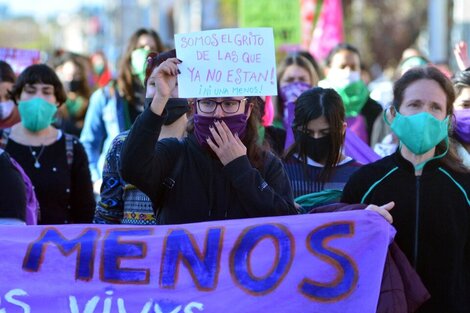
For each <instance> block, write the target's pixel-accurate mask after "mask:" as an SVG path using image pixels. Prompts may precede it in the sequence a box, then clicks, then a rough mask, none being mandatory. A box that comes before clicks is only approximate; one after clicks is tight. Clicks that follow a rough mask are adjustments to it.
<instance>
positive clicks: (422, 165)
mask: <svg viewBox="0 0 470 313" xmlns="http://www.w3.org/2000/svg"><path fill="white" fill-rule="evenodd" d="M444 140H445V141H446V150H445V151H444V152H442V153H441V154H439V155H436V156H433V157H432V158H430V159H429V160H426V161H424V162H421V163H418V164H416V165H415V166H414V168H415V170H422V169H423V167H424V166H425V165H426V163H428V162H429V161H432V160H436V159H440V158H443V157H444V156H445V155H446V154H447V152H448V151H449V136H447V137H446V138H445V139H444Z"/></svg>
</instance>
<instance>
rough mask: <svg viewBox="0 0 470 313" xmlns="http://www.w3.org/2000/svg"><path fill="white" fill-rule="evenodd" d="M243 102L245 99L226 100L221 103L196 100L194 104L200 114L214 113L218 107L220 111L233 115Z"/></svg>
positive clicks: (209, 100) (210, 100)
mask: <svg viewBox="0 0 470 313" xmlns="http://www.w3.org/2000/svg"><path fill="white" fill-rule="evenodd" d="M245 100H246V98H244V99H241V100H236V99H226V100H222V101H215V100H212V99H199V100H196V102H197V108H198V110H199V111H200V112H202V113H208V114H209V113H214V112H215V110H216V108H217V106H218V105H220V107H221V108H222V111H224V112H225V113H227V114H234V113H237V112H238V109H239V108H240V103H242V101H245Z"/></svg>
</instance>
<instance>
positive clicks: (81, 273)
mask: <svg viewBox="0 0 470 313" xmlns="http://www.w3.org/2000/svg"><path fill="white" fill-rule="evenodd" d="M394 234H395V230H394V229H393V227H392V226H391V225H389V224H388V223H387V222H386V221H385V220H384V219H383V218H382V217H381V216H379V215H378V214H376V213H375V212H372V211H364V210H359V211H350V212H339V213H323V214H307V215H299V216H284V217H271V218H256V219H255V218H254V219H243V220H231V221H223V222H222V221H219V222H210V223H198V224H184V225H170V226H153V227H147V226H144V227H131V226H119V225H105V226H101V225H64V226H22V227H21V226H2V227H0V262H1V275H0V312H5V313H15V312H34V313H36V312H48V313H50V312H70V313H79V312H80V313H83V312H86V313H98V312H100V313H111V312H118V313H126V312H127V313H134V312H140V313H150V312H152V313H153V312H158V313H170V312H172V313H176V312H184V313H188V312H237V313H238V312H322V313H323V312H361V313H367V312H375V309H376V306H377V301H378V296H379V290H380V284H381V279H382V272H383V266H384V262H385V256H386V253H387V248H388V245H389V243H390V242H391V240H392V238H393V236H394Z"/></svg>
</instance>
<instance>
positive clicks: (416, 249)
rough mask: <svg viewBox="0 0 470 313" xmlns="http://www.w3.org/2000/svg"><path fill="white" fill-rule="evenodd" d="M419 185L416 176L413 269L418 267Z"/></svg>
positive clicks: (419, 179)
mask: <svg viewBox="0 0 470 313" xmlns="http://www.w3.org/2000/svg"><path fill="white" fill-rule="evenodd" d="M420 187H421V176H416V203H415V234H414V244H413V267H414V268H415V269H416V268H417V267H418V250H419V216H420V210H419V207H420V201H419V198H420V196H419V195H420Z"/></svg>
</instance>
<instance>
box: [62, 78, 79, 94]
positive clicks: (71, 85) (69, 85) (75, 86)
mask: <svg viewBox="0 0 470 313" xmlns="http://www.w3.org/2000/svg"><path fill="white" fill-rule="evenodd" d="M80 85H81V81H80V80H77V79H73V80H70V81H66V82H64V88H65V90H67V91H70V92H77V91H79V90H80Z"/></svg>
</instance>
